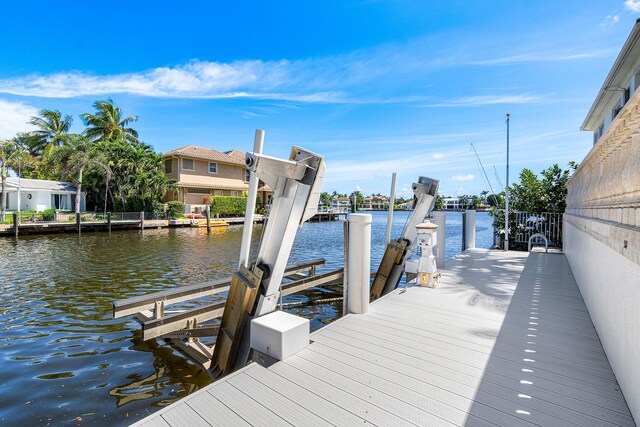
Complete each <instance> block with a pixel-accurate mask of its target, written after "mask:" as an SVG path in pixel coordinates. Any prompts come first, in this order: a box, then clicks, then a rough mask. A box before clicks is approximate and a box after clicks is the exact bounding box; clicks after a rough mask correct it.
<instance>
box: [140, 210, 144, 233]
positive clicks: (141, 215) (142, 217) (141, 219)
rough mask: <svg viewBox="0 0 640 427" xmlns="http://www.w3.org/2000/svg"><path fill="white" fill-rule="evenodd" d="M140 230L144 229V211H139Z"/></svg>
mask: <svg viewBox="0 0 640 427" xmlns="http://www.w3.org/2000/svg"><path fill="white" fill-rule="evenodd" d="M140 230H142V231H144V212H140Z"/></svg>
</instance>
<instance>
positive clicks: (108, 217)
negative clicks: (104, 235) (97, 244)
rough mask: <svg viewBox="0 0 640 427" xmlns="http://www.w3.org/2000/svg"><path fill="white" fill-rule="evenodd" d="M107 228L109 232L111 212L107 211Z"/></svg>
mask: <svg viewBox="0 0 640 427" xmlns="http://www.w3.org/2000/svg"><path fill="white" fill-rule="evenodd" d="M107 230H109V234H111V212H107Z"/></svg>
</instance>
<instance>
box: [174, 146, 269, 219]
mask: <svg viewBox="0 0 640 427" xmlns="http://www.w3.org/2000/svg"><path fill="white" fill-rule="evenodd" d="M162 156H163V157H164V171H165V173H166V175H167V178H169V179H174V180H176V184H175V190H173V191H169V192H168V193H167V195H166V196H165V201H172V200H179V201H181V202H184V204H185V205H190V206H191V210H195V211H200V210H202V209H204V208H205V207H206V206H207V205H208V204H209V200H210V199H211V197H213V196H236V197H239V196H243V195H246V192H247V191H248V189H249V171H248V170H247V168H246V167H245V153H244V152H242V151H238V150H231V151H227V152H220V151H217V150H213V149H211V148H206V147H198V146H195V145H187V146H186V147H182V148H177V149H175V150H171V151H168V152H166V153H164V154H163V155H162ZM271 195H272V191H271V189H270V188H269V187H268V186H266V185H264V184H263V183H262V182H261V183H260V186H259V188H258V200H259V201H260V202H261V203H262V204H267V203H269V202H270V198H271Z"/></svg>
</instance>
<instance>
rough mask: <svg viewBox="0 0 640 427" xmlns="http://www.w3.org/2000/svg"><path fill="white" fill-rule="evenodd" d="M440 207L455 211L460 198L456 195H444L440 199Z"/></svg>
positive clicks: (458, 206)
mask: <svg viewBox="0 0 640 427" xmlns="http://www.w3.org/2000/svg"><path fill="white" fill-rule="evenodd" d="M442 209H444V210H446V211H457V210H459V209H460V199H459V198H458V197H445V198H443V199H442Z"/></svg>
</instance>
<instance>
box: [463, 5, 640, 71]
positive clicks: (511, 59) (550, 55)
mask: <svg viewBox="0 0 640 427" xmlns="http://www.w3.org/2000/svg"><path fill="white" fill-rule="evenodd" d="M638 2H639V3H640V0H638ZM616 52H617V51H616V49H594V50H591V51H585V52H578V53H575V52H548V51H544V52H529V53H523V54H519V55H512V56H505V57H500V58H491V59H483V60H480V61H474V62H472V63H473V64H475V65H503V64H515V63H523V62H559V61H575V60H580V59H589V58H600V57H603V56H609V55H611V54H613V53H616Z"/></svg>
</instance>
